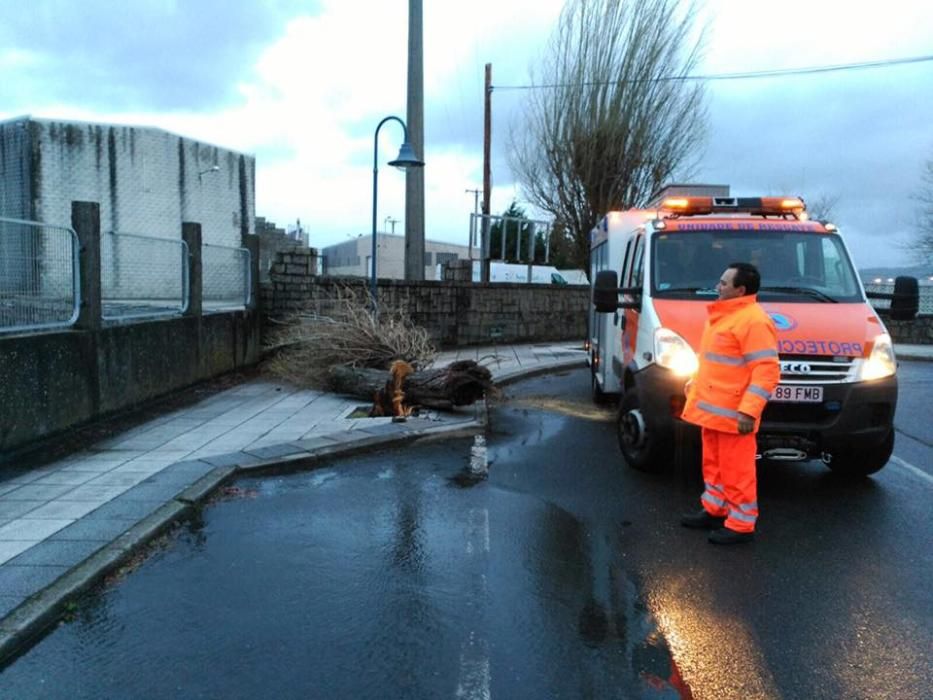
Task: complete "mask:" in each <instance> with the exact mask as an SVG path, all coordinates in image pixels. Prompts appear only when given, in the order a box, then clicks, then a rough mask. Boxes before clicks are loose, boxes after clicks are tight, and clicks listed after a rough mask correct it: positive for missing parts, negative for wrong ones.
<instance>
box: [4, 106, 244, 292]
mask: <svg viewBox="0 0 933 700" xmlns="http://www.w3.org/2000/svg"><path fill="white" fill-rule="evenodd" d="M255 172H256V165H255V160H254V158H253V157H252V156H249V155H245V154H242V153H238V152H236V151H232V150H228V149H224V148H219V147H217V146H214V145H211V144H206V143H202V142H199V141H194V140H192V139H187V138H184V137H181V136H177V135H175V134H171V133H169V132H167V131H163V130H162V129H156V128H149V127H136V126H118V125H111V124H91V123H86V122H72V121H58V120H50V119H36V118H33V117H29V116H25V117H20V118H17V119H12V120H8V121H4V122H0V217H8V218H15V219H28V220H31V221H40V222H42V223H44V224H48V225H56V226H70V224H71V202H72V201H74V200H81V201H93V202H98V203H99V204H100V220H101V233H102V236H101V257H102V259H104V260H114V261H119V260H121V259H124V258H125V257H126V256H125V255H124V254H123V253H122V252H120V251H119V250H118V248H119V247H120V245H124V246H125V244H127V243H128V239H119V237H114V236H107V235H106V234H108V233H125V234H136V235H142V236H149V237H155V238H163V239H171V240H180V239H181V224H182V222H183V221H194V222H199V223H200V224H201V227H202V241H203V243H205V244H208V245H214V246H231V247H239V246H241V245H242V236H243V235H244V234H251V233H254V231H255V228H254V227H255V222H254V211H255ZM27 245H34V244H30V243H29V241H27V240H25V237H22V236H20V237H18V238H17V237H13V236H0V287H2V286H6V287H8V288H19V289H24V288H29V287H32V286H34V285H35V284H37V283H42V282H40V281H38V280H37V279H35V274H34V272H32V273H31V272H30V270H28V269H27V267H28V266H26V265H23V264H22V263H20V264H13V263H12V262H11V261H15V260H16V259H19V260H20V261H21V260H23V259H28V258H30V257H32V258H35V257H36V256H37V255H40V256H41V255H42V253H41V251H40V252H39V253H37V252H36V251H34V250H25V249H23V246H27ZM108 246H110V247H112V249H110V248H107V247H108ZM153 250H155V248H154V249H153ZM159 250H162V249H159ZM164 250H166V253H165V255H167V256H171V258H172V260H174V259H175V256H177V250H178V248H177V247H174V246H170V245H169V246H164ZM161 255H162V253H161V252H153V253H151V254H148V255H147V259H146V262H147V263H151V264H152V269H156V267H157V265H156V263H158V262H159V260H158V258H159V257H160V256H161ZM179 259H180V256H179ZM4 260H5V261H7V264H6V265H4V264H3V261H4ZM43 264H45V263H43ZM116 264H118V263H116V262H115V263H114V265H116ZM146 270H147V266H144V265H141V266H140V267H139V268H138V269H134V270H132V271H129V270H126V269H122V270H120V269H117V270H115V271H109V272H108V271H107V270H103V277H104V279H105V280H106V282H105V283H106V284H110V285H112V286H113V288H111V289H110V290H109V293H111V294H114V295H119V294H120V290H119V289H117V287H120V286H125V285H129V284H130V283H131V282H133V281H134V280H135V281H137V282H145V279H144V278H145V276H146ZM55 272H56V271H55V270H51V269H48V268H45V269H43V271H42V273H41V275H42V277H43V278H45V277H51V275H53V274H55ZM110 272H113V273H114V274H110ZM31 274H32V278H30V279H26V277H28V276H30V275H31ZM150 276H151V277H153V279H152V280H151V281H152V282H155V281H156V279H155V275H154V274H153V275H150ZM107 291H108V290H105V292H107ZM151 292H152V294H157V293H158V290H157V289H152V290H151Z"/></svg>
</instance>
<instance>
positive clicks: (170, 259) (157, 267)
mask: <svg viewBox="0 0 933 700" xmlns="http://www.w3.org/2000/svg"><path fill="white" fill-rule="evenodd" d="M100 292H101V316H102V317H103V319H104V320H105V321H125V320H130V319H139V318H153V317H158V316H174V315H178V314H182V313H184V312H185V310H186V309H187V308H188V245H187V244H186V243H185V242H184V241H183V240H180V239H178V238H158V237H155V236H142V235H138V234H134V233H122V232H118V231H111V232H110V233H107V234H104V235H102V236H101V237H100Z"/></svg>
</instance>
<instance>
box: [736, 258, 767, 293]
mask: <svg viewBox="0 0 933 700" xmlns="http://www.w3.org/2000/svg"><path fill="white" fill-rule="evenodd" d="M729 269H730V270H735V279H733V280H732V286H733V287H745V294H746V295H749V294H758V288H759V287H761V274H760V273H759V272H758V268H757V267H755V266H754V265H752V264H751V263H746V262H734V263H729Z"/></svg>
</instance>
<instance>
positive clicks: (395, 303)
mask: <svg viewBox="0 0 933 700" xmlns="http://www.w3.org/2000/svg"><path fill="white" fill-rule="evenodd" d="M312 258H313V254H312V253H311V252H307V253H306V252H303V251H302V252H291V253H279V254H278V255H277V260H276V262H275V263H273V265H272V271H271V273H270V279H271V281H270V282H269V283H267V284H264V285H263V286H262V290H261V299H262V310H263V313H264V314H265V315H266V316H267V317H273V318H280V317H282V316H283V315H285V314H288V313H289V312H293V311H296V310H298V309H300V308H303V307H305V306H306V305H307V304H309V303H311V302H313V303H314V306H315V309H316V310H317V311H318V312H319V313H323V314H326V310H327V303H328V301H330V300H332V299H334V298H336V297H337V295H338V292H339V290H340V289H342V288H344V289H345V288H350V289H352V290H353V291H354V292H355V293H357V294H359V295H360V299H366V298H367V295H368V293H369V286H368V285H369V283H368V280H365V279H363V278H360V277H314V276H312V274H311V272H312V270H313V269H314V267H313V262H312ZM378 290H379V291H378V295H379V303H380V304H383V305H386V306H391V307H394V308H402V309H406V310H407V311H408V312H409V314H410V315H411V318H412V320H413V321H414V322H415V323H416V324H418V325H419V326H422V327H424V328H425V329H427V331H428V332H429V333H430V334H431V336H432V337H433V338H434V340H435V342H436V343H438V344H439V345H440V346H442V347H455V346H461V345H479V344H487V343H491V342H503V343H505V342H539V341H555V340H579V341H581V342H582V341H583V338H584V336H585V335H586V308H587V299H588V296H589V288H587V287H564V286H557V285H545V284H475V283H472V282H437V281H433V280H426V281H418V282H415V281H404V280H388V279H381V280H379V281H378Z"/></svg>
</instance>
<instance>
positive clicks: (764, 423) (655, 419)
mask: <svg viewBox="0 0 933 700" xmlns="http://www.w3.org/2000/svg"><path fill="white" fill-rule="evenodd" d="M634 378H635V386H636V387H637V390H638V397H639V403H640V406H641V410H642V413H643V414H644V417H645V420H646V422H647V423H649V424H650V425H651V427H652V429H653V430H654V431H655V432H656V433H657V434H659V435H661V436H662V438H665V439H666V438H673V436H674V431H675V428H676V429H678V430H683V429H684V428H686V429H687V430H691V429H694V430H698V429H697V428H695V427H694V426H692V425H690V424H688V423H686V422H684V421H682V420H680V417H679V416H680V410H681V409H682V407H683V402H684V384H685V383H686V378H685V377H678V376H676V375H674V373H673V372H670V371H669V370H666V369H664V368H661V367H658V366H657V365H651V366H649V367H646V368H645V369H643V370H641V371H640V372H638V373H636V374H635V375H634ZM896 405H897V377H896V376H892V377H887V378H885V379H878V380H874V381H870V382H855V383H846V384H824V385H823V401H822V402H820V403H814V404H805V403H795V404H787V403H782V404H777V403H770V404H768V406H767V407H766V408H765V412H764V414H763V415H762V420H761V427H760V429H759V432H758V446H759V450H760V451H761V452H762V453H764V452H766V451H767V450H770V449H777V448H793V449H796V450H801V451H804V452H806V453H807V455H808V456H809V457H813V458H817V457H820V456H821V455H822V454H823V453H826V452H828V453H830V454H832V453H833V452H836V451H842V450H846V451H852V450H862V449H870V448H873V447H876V446H878V445H880V444H882V443H883V442H884V441H885V439H887V437H888V436H889V435H890V433H891V430H893V428H894V409H895V407H896Z"/></svg>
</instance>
